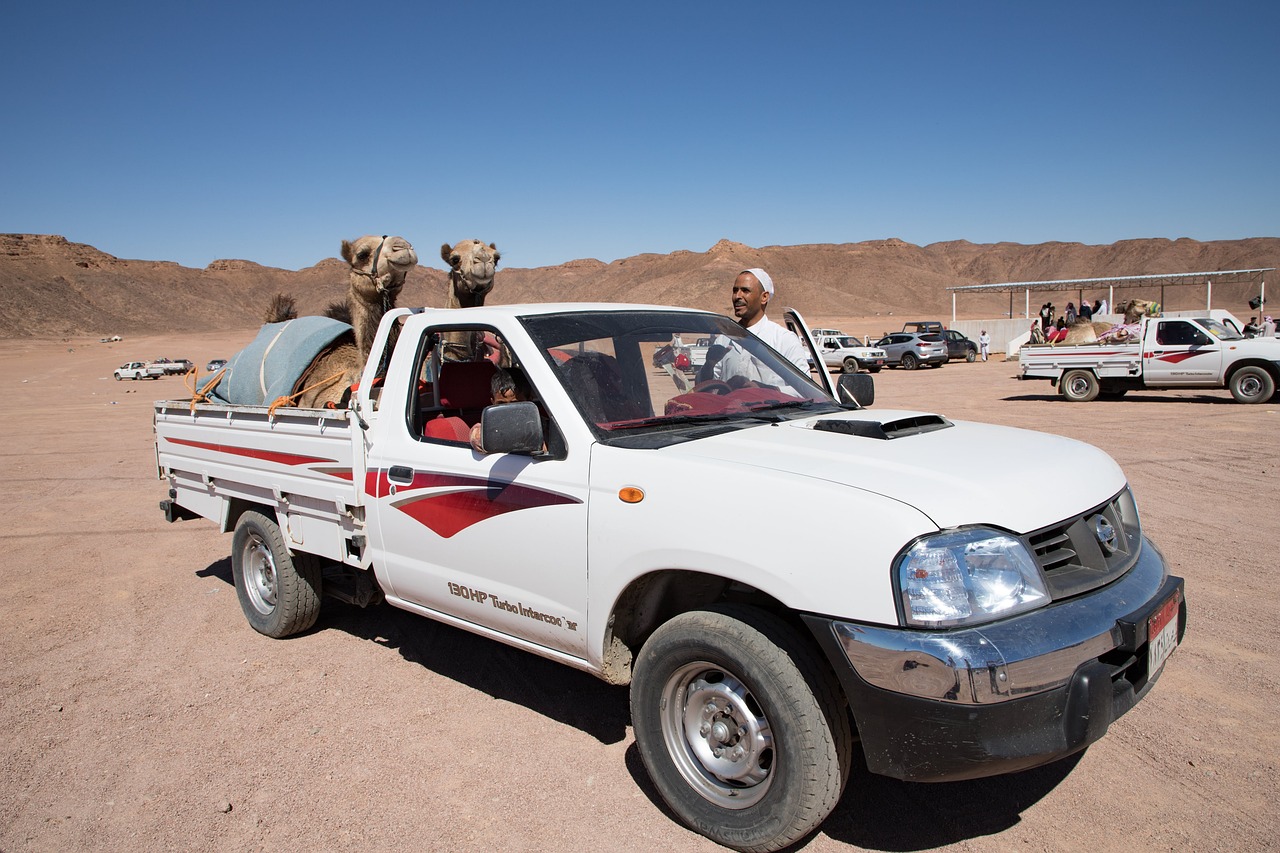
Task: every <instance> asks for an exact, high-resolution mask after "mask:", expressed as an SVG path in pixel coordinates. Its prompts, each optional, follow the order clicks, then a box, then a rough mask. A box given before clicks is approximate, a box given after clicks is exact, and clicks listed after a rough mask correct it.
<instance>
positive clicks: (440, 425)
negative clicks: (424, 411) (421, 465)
mask: <svg viewBox="0 0 1280 853" xmlns="http://www.w3.org/2000/svg"><path fill="white" fill-rule="evenodd" d="M422 435H423V436H424V437H426V438H438V439H441V440H443V441H451V442H457V443H459V444H469V443H470V441H471V427H469V426H467V422H466V421H464V420H463V419H462V418H458V417H452V416H445V415H437V416H436V417H434V418H431V419H430V420H429V421H427V422H426V424H424V425H423V427H422Z"/></svg>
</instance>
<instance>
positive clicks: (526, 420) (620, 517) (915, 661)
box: [155, 304, 1186, 851]
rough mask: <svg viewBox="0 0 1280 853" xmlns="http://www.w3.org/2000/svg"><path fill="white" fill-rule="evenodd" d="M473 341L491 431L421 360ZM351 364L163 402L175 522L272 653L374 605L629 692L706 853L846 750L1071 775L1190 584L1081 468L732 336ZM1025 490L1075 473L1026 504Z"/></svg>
mask: <svg viewBox="0 0 1280 853" xmlns="http://www.w3.org/2000/svg"><path fill="white" fill-rule="evenodd" d="M793 320H794V323H795V324H796V325H797V326H798V327H799V328H800V329H801V330H802V332H803V334H804V337H806V338H808V337H809V336H808V333H807V332H804V328H803V322H802V320H800V318H799V317H798V316H795V317H794V318H793ZM393 331H394V334H393ZM481 332H483V333H488V334H489V335H490V336H492V338H493V339H495V340H496V341H497V342H498V347H497V350H498V351H499V352H501V353H502V359H501V361H502V363H503V364H505V365H508V367H506V368H504V369H507V370H508V371H509V372H511V373H512V374H513V375H521V374H522V375H523V376H524V377H525V378H527V380H528V382H527V386H526V387H527V389H528V390H527V391H525V393H524V396H525V397H527V399H526V400H524V401H520V402H512V403H506V404H502V405H489V402H490V382H491V378H490V377H491V376H492V375H493V374H494V373H495V370H496V368H495V367H494V365H493V364H491V363H490V362H488V361H483V362H450V361H447V360H445V359H444V354H443V343H444V342H445V340H446V336H449V337H456V336H457V335H458V334H459V333H467V334H472V335H475V333H481ZM715 335H723V336H726V337H727V338H729V339H730V340H731V341H732V342H733V347H732V349H731V356H726V359H727V360H728V361H727V362H726V363H727V364H731V365H734V366H735V369H739V368H740V369H741V370H742V371H743V372H731V375H730V378H729V379H727V380H725V381H720V380H716V381H711V382H706V383H700V384H698V385H696V386H694V387H693V388H691V389H690V388H689V387H688V384H687V382H684V381H683V377H680V376H678V375H677V376H673V375H672V374H671V373H670V372H666V371H664V370H663V369H661V368H659V367H655V366H654V364H653V355H654V352H655V351H656V350H657V349H658V348H660V347H662V346H666V345H669V342H670V341H671V340H672V339H673V337H676V336H679V337H681V338H682V339H684V340H696V339H697V338H699V337H712V336H715ZM392 339H394V340H395V343H394V344H388V341H389V340H392ZM807 343H808V344H809V346H810V348H811V349H814V347H813V343H812V339H811V338H810V339H809V340H808V341H807ZM373 353H374V356H375V357H373V358H371V359H370V361H369V366H368V367H367V368H366V371H365V375H364V378H363V381H362V382H361V383H360V384H359V386H358V388H357V389H356V390H355V391H354V393H353V395H352V398H351V403H350V406H349V408H346V409H337V410H333V409H330V410H316V409H296V408H284V407H282V408H276V409H274V410H273V409H270V408H268V407H263V406H236V405H213V404H209V403H196V404H193V403H192V402H191V401H190V400H172V401H162V402H158V403H156V405H155V441H156V461H157V465H158V471H159V476H160V478H161V479H163V480H164V481H165V482H166V483H167V488H168V496H167V498H166V499H165V500H163V501H161V507H162V509H163V511H164V512H165V513H166V515H167V517H168V518H169V520H171V521H174V520H177V519H180V518H194V517H197V516H202V517H204V518H206V519H209V520H212V521H213V522H214V523H216V524H218V525H219V526H220V527H221V528H222V530H223V531H225V532H231V533H233V537H232V544H231V555H232V572H233V575H234V582H235V587H236V592H237V595H238V597H239V600H240V604H241V607H242V609H243V611H244V614H245V616H246V617H247V619H248V621H249V623H250V625H251V626H252V627H253V628H254V629H256V630H257V631H259V632H261V633H263V634H265V635H267V636H271V637H284V636H287V635H290V634H296V633H298V632H300V631H304V630H307V629H308V628H310V627H311V626H312V625H314V624H315V622H316V620H317V618H318V615H319V613H320V608H321V603H322V598H323V596H325V595H331V596H334V597H336V598H339V599H341V600H344V601H348V602H354V603H357V604H360V605H368V604H375V603H377V602H380V601H382V600H385V601H387V602H389V603H391V604H392V605H395V606H396V607H400V608H404V609H405V610H409V611H412V612H414V613H418V614H421V615H423V616H427V617H430V618H432V619H437V620H440V621H442V622H445V623H448V624H450V625H455V626H457V627H459V628H462V629H465V630H467V631H472V632H475V633H476V634H479V635H482V636H484V637H488V638H490V639H493V640H497V641H499V642H503V643H508V644H510V645H513V646H516V647H519V648H522V649H526V650H528V651H529V652H531V653H533V654H537V655H541V656H544V657H547V658H551V659H553V660H556V661H559V662H561V663H564V664H566V665H568V666H571V667H575V668H577V669H580V670H584V671H586V672H589V673H592V674H594V675H596V676H598V677H599V678H601V679H604V680H605V681H607V682H610V683H613V684H627V683H629V684H630V685H631V694H630V695H631V713H632V719H633V722H634V727H635V737H636V743H637V746H638V749H639V753H640V755H641V757H642V760H643V762H644V765H645V767H646V769H647V771H648V773H649V774H650V776H651V778H652V779H653V782H654V784H655V786H656V788H657V790H658V791H659V792H660V793H661V796H662V797H663V798H664V800H665V801H666V803H667V804H668V805H669V806H670V808H671V809H672V811H673V813H674V814H675V815H677V816H678V817H679V819H680V820H682V821H684V822H685V823H686V824H687V825H688V826H689V827H691V828H693V829H694V830H696V831H697V832H700V833H703V834H704V835H706V836H708V837H710V838H712V839H714V840H715V841H717V842H719V843H721V844H724V845H726V846H729V847H732V848H735V849H740V850H756V851H759V850H776V849H779V848H782V847H785V846H787V845H789V844H793V843H795V842H796V841H797V840H799V839H801V838H803V837H804V836H805V835H806V834H807V833H809V832H811V831H812V830H813V829H814V828H815V827H817V826H818V825H819V824H820V823H821V822H822V821H823V820H824V819H825V818H826V816H827V815H828V814H829V813H830V812H831V810H832V809H833V808H834V807H835V805H836V803H837V802H838V801H839V800H840V797H841V793H842V791H843V788H844V786H845V783H846V781H847V779H848V778H849V774H850V767H851V761H852V760H853V757H854V756H855V754H857V753H856V752H855V744H856V743H857V742H858V741H860V742H861V750H862V754H863V755H864V756H865V760H866V764H867V766H868V767H869V769H870V770H871V771H873V772H875V773H880V774H885V775H888V776H892V777H897V778H900V779H911V780H923V781H944V780H953V779H971V778H976V777H982V776H988V775H993V774H998V773H1005V772H1011V771H1018V770H1023V769H1026V768H1030V767H1035V766H1038V765H1042V764H1045V763H1048V762H1051V761H1055V760H1057V759H1060V758H1062V757H1064V756H1067V755H1070V754H1072V753H1075V752H1078V751H1079V750H1081V749H1084V748H1085V747H1086V746H1087V745H1089V744H1090V743H1093V742H1094V741H1096V740H1098V739H1099V738H1101V737H1102V736H1103V735H1104V734H1105V732H1106V731H1107V729H1108V727H1109V726H1110V725H1111V723H1112V722H1113V721H1114V720H1116V719H1117V718H1118V717H1119V716H1120V715H1121V714H1124V713H1125V712H1126V711H1128V710H1129V709H1130V708H1131V707H1132V706H1133V705H1134V704H1135V703H1136V702H1138V701H1139V700H1140V699H1141V698H1142V697H1143V696H1144V695H1146V693H1147V692H1148V691H1149V690H1150V689H1151V687H1152V685H1153V684H1154V683H1155V681H1156V679H1157V678H1158V676H1159V675H1160V673H1161V672H1162V671H1163V667H1164V666H1165V664H1166V659H1167V658H1168V657H1169V656H1170V654H1171V653H1172V652H1173V651H1174V649H1175V648H1176V647H1177V645H1178V643H1179V641H1180V639H1181V637H1182V634H1183V631H1184V629H1185V624H1186V604H1185V601H1184V598H1183V581H1182V579H1181V578H1178V577H1175V576H1172V575H1170V573H1169V571H1168V570H1167V569H1166V565H1165V561H1164V558H1163V557H1162V555H1161V554H1160V552H1159V551H1158V550H1157V549H1156V548H1155V547H1154V546H1153V545H1152V544H1151V543H1150V542H1149V541H1148V540H1147V539H1146V538H1145V536H1144V535H1143V532H1142V527H1141V524H1140V522H1139V516H1138V510H1137V507H1136V505H1135V503H1134V499H1133V495H1132V493H1131V492H1130V489H1129V486H1128V483H1127V482H1126V479H1125V476H1124V473H1123V472H1122V471H1121V470H1120V468H1119V467H1118V466H1117V465H1116V464H1115V462H1114V461H1113V460H1112V459H1111V458H1110V457H1108V456H1107V455H1106V454H1105V453H1103V452H1102V451H1100V450H1097V449H1096V448H1094V447H1091V446H1089V445H1086V444H1082V443H1080V442H1077V441H1073V440H1070V439H1066V438H1061V437H1058V436H1053V435H1047V434H1041V433H1035V432H1029V431H1023V430H1015V429H1010V428H1005V427H999V426H991V425H985V424H978V423H966V422H959V421H950V420H948V419H946V418H944V417H941V416H939V415H936V414H931V413H922V412H913V411H899V410H885V411H871V410H868V409H865V408H862V407H860V406H859V405H858V403H857V402H855V401H854V400H855V398H861V399H867V398H869V396H870V395H869V394H867V393H865V392H867V391H868V390H869V388H870V385H871V382H872V379H871V377H869V376H866V375H864V374H853V375H844V376H840V377H839V380H840V381H839V383H838V386H833V384H832V377H830V376H829V375H827V374H826V373H825V372H823V371H818V374H817V380H818V381H820V382H823V383H825V384H826V387H825V388H822V387H819V386H818V385H816V384H815V380H814V379H813V378H811V377H810V376H808V375H805V374H803V373H801V372H800V371H798V370H797V369H796V368H795V367H794V366H793V365H792V364H791V363H790V362H788V361H787V360H786V359H784V358H782V357H781V356H779V355H778V354H777V353H776V352H774V351H773V350H772V349H770V348H769V347H767V346H765V345H764V344H763V343H762V342H761V341H760V340H759V339H758V338H756V337H755V336H754V335H751V334H750V333H748V332H745V331H744V330H743V329H742V328H741V327H740V326H738V325H737V324H736V323H734V322H733V321H732V320H730V319H727V318H724V317H721V316H718V315H715V314H711V313H706V312H699V311H689V310H682V309H673V308H664V307H656V306H624V305H605V304H599V305H583V304H559V305H523V306H522V305H506V306H486V307H480V308H467V309H459V310H439V309H425V310H424V309H418V310H409V309H397V310H394V311H392V312H391V313H389V314H388V315H387V316H386V317H385V318H384V320H383V322H382V325H381V327H380V328H379V331H378V335H377V338H376V340H375V343H374V349H373ZM814 355H815V358H816V357H817V354H816V352H815V353H814ZM384 363H385V365H386V366H385V370H381V371H380V368H381V365H383V364H384ZM748 373H749V374H750V375H752V377H753V378H752V379H750V380H748V379H746V378H745V377H746V376H747V375H748ZM375 374H378V375H377V376H375ZM375 379H377V380H378V381H374V380H375ZM476 424H479V433H480V436H479V438H480V442H481V445H482V446H483V447H484V448H485V449H486V451H487V452H483V453H482V452H478V451H477V450H475V449H473V447H472V445H471V444H470V443H468V435H469V432H470V429H471V428H472V427H473V426H474V425H476ZM1043 459H1054V460H1056V461H1057V462H1058V463H1060V464H1062V465H1063V466H1064V467H1066V468H1068V469H1070V470H1071V471H1073V472H1074V473H1075V474H1076V475H1077V476H1073V477H1071V478H1069V479H1068V481H1066V482H1064V483H1063V484H1061V486H1060V487H1059V488H1055V489H1046V490H1037V491H1034V492H1028V491H1026V487H1025V482H1024V480H1023V477H1022V476H1021V475H1020V474H1019V473H1017V472H1019V471H1021V470H1025V467H1026V465H1032V464H1038V463H1039V461H1040V460H1043ZM1019 462H1022V463H1025V464H1022V465H1020V464H1019ZM957 483H959V484H964V486H965V488H966V489H967V490H968V492H969V496H970V497H969V499H967V500H963V501H957V500H955V499H954V495H953V490H952V489H951V488H948V486H950V485H954V484H957ZM695 494H696V495H698V496H699V499H700V501H701V502H700V503H699V505H698V506H697V508H696V509H697V511H696V512H690V506H689V500H690V496H691V495H695ZM815 555H821V557H822V559H815ZM495 760H497V759H495Z"/></svg>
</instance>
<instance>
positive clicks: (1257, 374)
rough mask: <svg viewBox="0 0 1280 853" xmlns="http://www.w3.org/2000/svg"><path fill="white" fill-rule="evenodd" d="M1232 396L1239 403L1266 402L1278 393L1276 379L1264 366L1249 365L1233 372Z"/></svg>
mask: <svg viewBox="0 0 1280 853" xmlns="http://www.w3.org/2000/svg"><path fill="white" fill-rule="evenodd" d="M1229 386H1230V388H1231V396H1232V397H1235V398H1236V402H1237V403H1265V402H1267V401H1268V400H1270V399H1271V395H1272V394H1274V393H1276V381H1275V380H1274V379H1272V378H1271V374H1270V373H1268V372H1267V371H1266V370H1265V369H1264V368H1261V367H1255V366H1254V365H1249V366H1247V367H1242V368H1240V369H1239V370H1237V371H1236V372H1235V373H1233V374H1231V380H1230V382H1229Z"/></svg>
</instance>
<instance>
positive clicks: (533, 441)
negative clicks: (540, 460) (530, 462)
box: [480, 403, 544, 453]
mask: <svg viewBox="0 0 1280 853" xmlns="http://www.w3.org/2000/svg"><path fill="white" fill-rule="evenodd" d="M543 440H544V439H543V435H542V417H541V416H540V415H539V414H538V407H537V406H536V405H535V404H533V403H503V404H502V405H499V406H489V407H488V408H486V409H485V410H484V412H483V413H481V415H480V443H481V444H483V445H484V450H485V453H538V452H540V451H541V450H542V444H543Z"/></svg>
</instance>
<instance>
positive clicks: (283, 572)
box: [231, 511, 321, 638]
mask: <svg viewBox="0 0 1280 853" xmlns="http://www.w3.org/2000/svg"><path fill="white" fill-rule="evenodd" d="M231 574H232V576H233V577H234V579H235V584H236V596H237V597H238V598H239V599H240V609H241V610H243V611H244V615H245V618H246V619H248V620H249V624H250V625H252V626H253V630H255V631H257V632H258V633H260V634H266V635H267V636H268V637H276V638H279V637H288V636H291V635H293V634H298V633H301V632H302V631H305V630H307V629H308V628H310V627H311V626H312V625H314V624H316V619H317V618H318V617H319V616H320V577H321V570H320V561H319V560H318V559H317V558H316V556H315V555H314V554H290V553H289V549H288V547H287V546H286V545H285V543H284V537H283V536H282V535H281V533H280V528H279V526H278V525H277V524H276V523H275V522H274V521H273V520H271V519H269V518H267V517H266V516H265V515H263V514H262V513H260V512H253V511H249V512H246V513H244V515H241V516H240V520H239V521H238V522H236V532H235V535H234V536H233V537H232V539H231Z"/></svg>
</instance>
